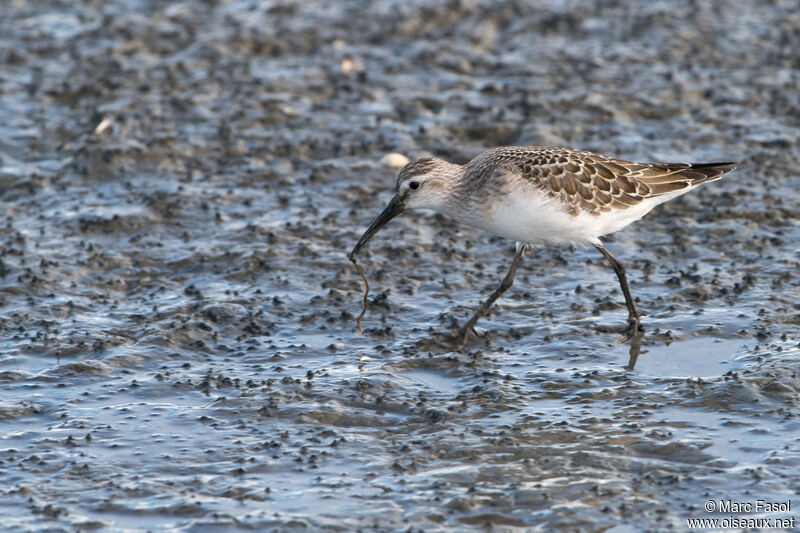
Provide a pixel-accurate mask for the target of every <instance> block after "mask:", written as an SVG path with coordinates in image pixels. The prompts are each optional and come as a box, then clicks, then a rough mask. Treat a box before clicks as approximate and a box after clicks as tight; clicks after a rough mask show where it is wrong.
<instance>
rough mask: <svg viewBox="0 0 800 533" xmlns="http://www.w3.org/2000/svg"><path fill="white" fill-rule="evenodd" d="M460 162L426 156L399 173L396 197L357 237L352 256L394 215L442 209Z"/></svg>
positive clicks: (409, 164)
mask: <svg viewBox="0 0 800 533" xmlns="http://www.w3.org/2000/svg"><path fill="white" fill-rule="evenodd" d="M460 168H461V167H460V166H459V165H453V164H451V163H448V162H447V161H443V160H441V159H436V158H433V157H425V158H422V159H417V160H415V161H412V162H410V163H408V164H407V165H406V166H404V167H403V168H402V169H400V173H399V174H398V175H397V186H396V189H395V195H394V198H392V199H391V201H390V202H389V205H387V206H386V207H385V208H384V210H383V211H382V212H381V214H380V215H378V216H377V217H375V220H373V221H372V224H370V225H369V227H368V228H367V230H366V231H365V232H364V234H363V235H362V236H361V238H360V239H359V240H358V243H356V245H355V247H354V248H353V251H352V252H350V259H353V258H354V257H355V255H356V254H357V253H358V251H359V250H360V249H361V247H363V246H364V245H365V244H366V243H367V241H369V240H370V239H371V238H372V236H373V235H375V234H376V233H378V230H380V229H381V228H382V227H383V226H385V225H386V224H387V223H388V222H389V221H390V220H392V219H393V218H394V217H396V216H397V215H399V214H400V213H402V212H403V211H406V210H408V209H433V210H435V211H442V209H443V206H444V205H445V204H446V201H447V195H448V191H449V185H451V184H452V182H453V177H454V176H455V175H456V174H457V172H458V169H460Z"/></svg>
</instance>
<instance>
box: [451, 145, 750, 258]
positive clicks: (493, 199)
mask: <svg viewBox="0 0 800 533" xmlns="http://www.w3.org/2000/svg"><path fill="white" fill-rule="evenodd" d="M734 168H735V164H734V163H703V164H688V163H633V162H631V161H625V160H622V159H616V158H612V157H607V156H603V155H600V154H595V153H592V152H585V151H578V150H570V149H567V148H551V147H541V146H525V147H517V146H508V147H500V148H495V149H492V150H488V151H486V152H483V153H482V154H480V155H479V156H477V157H476V158H475V159H473V160H472V161H470V162H469V163H468V164H467V165H466V166H465V167H464V177H463V180H462V186H461V194H460V196H461V197H462V198H463V199H464V201H465V202H466V203H469V204H471V205H472V206H473V207H472V209H470V210H468V211H469V212H470V215H469V217H468V219H467V217H465V220H464V221H465V222H467V223H469V224H471V225H474V226H478V227H481V228H483V229H485V230H487V231H489V232H491V233H494V234H497V235H502V236H505V237H507V238H511V239H514V240H517V241H521V242H527V243H532V244H535V243H564V242H570V243H574V244H583V243H592V244H596V243H599V242H600V241H599V237H600V236H602V235H606V234H608V233H612V232H614V231H617V230H619V229H622V228H624V227H625V226H627V225H628V224H630V223H631V222H634V221H635V220H638V219H640V218H642V217H643V216H644V215H645V214H647V213H648V212H649V211H650V210H651V209H652V208H653V207H655V206H656V205H658V204H660V203H662V202H665V201H667V200H670V199H672V198H674V197H675V196H678V195H680V194H683V193H685V192H688V191H689V190H691V189H693V188H694V187H696V186H698V185H700V184H702V183H706V182H708V181H714V180H716V179H719V178H720V177H722V175H723V174H725V173H726V172H729V171H731V170H733V169H734Z"/></svg>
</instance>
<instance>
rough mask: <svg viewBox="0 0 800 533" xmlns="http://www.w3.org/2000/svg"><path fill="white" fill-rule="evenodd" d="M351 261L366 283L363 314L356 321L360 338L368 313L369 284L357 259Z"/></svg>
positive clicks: (353, 258) (362, 307)
mask: <svg viewBox="0 0 800 533" xmlns="http://www.w3.org/2000/svg"><path fill="white" fill-rule="evenodd" d="M350 261H352V262H353V266H354V267H356V270H357V271H358V273H359V274H360V275H361V279H362V280H363V281H364V302H363V304H362V306H361V314H360V315H358V318H357V319H356V325H358V336H359V337H360V336H361V319H362V318H364V315H365V314H366V312H367V295H368V294H369V283H367V276H365V275H364V271H363V270H361V266H360V265H359V264H358V263H356V258H355V257H352V258H350Z"/></svg>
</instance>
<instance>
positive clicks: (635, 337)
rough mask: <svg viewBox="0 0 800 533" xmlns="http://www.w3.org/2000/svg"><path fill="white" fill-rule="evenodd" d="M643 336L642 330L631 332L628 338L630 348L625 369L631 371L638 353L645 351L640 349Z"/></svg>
mask: <svg viewBox="0 0 800 533" xmlns="http://www.w3.org/2000/svg"><path fill="white" fill-rule="evenodd" d="M643 338H644V331H641V330H639V331H637V332H635V333H633V334H632V335H631V336H630V338H629V339H628V340H629V342H630V350H629V351H628V364H627V366H626V367H625V370H628V371H632V370H633V369H634V367H635V366H636V361H637V360H638V359H639V354H643V353H647V350H645V351H642V339H643Z"/></svg>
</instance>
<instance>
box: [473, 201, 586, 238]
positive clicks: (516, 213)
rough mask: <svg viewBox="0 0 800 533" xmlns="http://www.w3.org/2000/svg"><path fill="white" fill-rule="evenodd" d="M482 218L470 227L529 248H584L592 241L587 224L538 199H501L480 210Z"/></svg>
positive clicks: (552, 204) (550, 203)
mask: <svg viewBox="0 0 800 533" xmlns="http://www.w3.org/2000/svg"><path fill="white" fill-rule="evenodd" d="M482 218H483V220H482V221H479V222H478V221H476V222H474V223H473V224H472V225H474V226H477V227H479V228H481V229H483V230H485V231H488V232H489V233H493V234H495V235H499V236H501V237H506V238H509V239H513V240H515V241H519V242H525V243H529V244H562V243H573V244H587V243H589V242H593V237H596V236H595V235H594V234H593V231H592V229H591V222H592V221H591V220H586V219H585V218H584V217H583V216H578V217H575V216H572V215H570V214H569V213H567V211H566V209H565V208H564V206H563V204H561V203H560V202H558V201H557V200H553V199H550V198H546V197H544V196H541V195H522V196H518V195H514V194H508V195H504V196H503V197H502V198H500V199H498V200H496V201H495V202H492V205H491V206H489V207H488V209H484V210H483V217H482ZM589 218H592V217H591V216H590V217H589Z"/></svg>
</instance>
